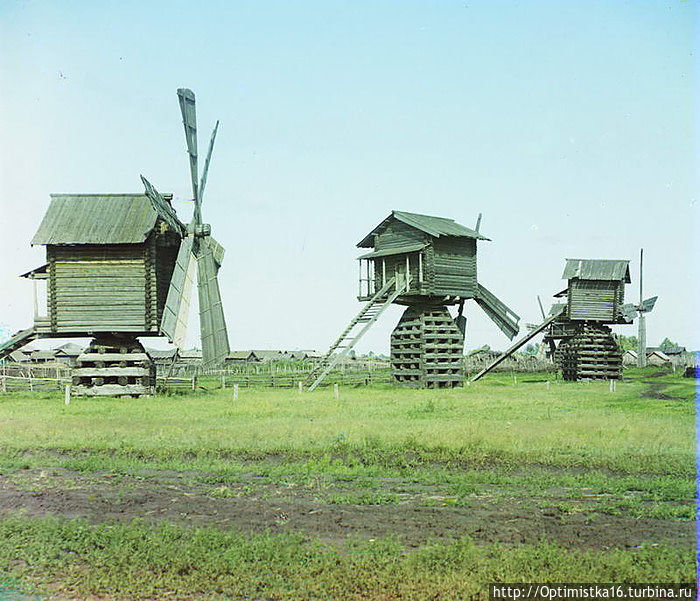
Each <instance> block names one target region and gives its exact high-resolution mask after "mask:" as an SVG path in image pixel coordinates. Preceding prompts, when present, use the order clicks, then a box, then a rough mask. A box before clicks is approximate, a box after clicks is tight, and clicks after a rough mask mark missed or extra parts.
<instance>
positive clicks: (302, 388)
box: [299, 380, 304, 394]
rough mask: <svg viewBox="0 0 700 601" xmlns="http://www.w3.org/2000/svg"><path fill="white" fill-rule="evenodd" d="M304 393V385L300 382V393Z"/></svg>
mask: <svg viewBox="0 0 700 601" xmlns="http://www.w3.org/2000/svg"><path fill="white" fill-rule="evenodd" d="M302 392H304V383H303V382H302V381H301V380H299V393H300V394H301V393H302Z"/></svg>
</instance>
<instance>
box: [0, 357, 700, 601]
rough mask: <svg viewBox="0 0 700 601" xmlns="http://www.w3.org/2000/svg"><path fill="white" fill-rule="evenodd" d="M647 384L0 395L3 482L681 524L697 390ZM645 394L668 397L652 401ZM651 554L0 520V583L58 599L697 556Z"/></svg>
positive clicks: (282, 590)
mask: <svg viewBox="0 0 700 601" xmlns="http://www.w3.org/2000/svg"><path fill="white" fill-rule="evenodd" d="M656 371H658V370H657V369H655V368H651V369H647V370H646V371H639V370H631V371H630V372H629V374H628V376H629V377H627V379H626V380H625V381H622V382H618V383H617V391H616V392H615V393H610V392H609V390H608V384H607V383H605V382H582V383H564V382H561V381H555V380H551V378H552V375H549V374H548V375H543V374H532V375H522V374H519V375H518V382H517V384H514V381H513V378H512V376H511V375H510V374H501V375H496V376H490V377H488V378H486V379H485V380H483V381H480V382H478V383H476V384H474V385H471V386H467V387H465V388H463V389H458V390H435V391H426V390H402V389H395V388H391V387H389V386H382V385H376V386H373V387H369V388H366V387H362V388H343V387H341V389H340V399H339V400H336V399H334V398H333V392H332V390H327V389H326V390H323V389H322V390H317V391H315V392H314V393H308V392H304V393H303V394H299V393H298V392H297V391H296V390H279V389H278V390H266V389H244V388H241V389H240V393H239V399H238V401H237V402H234V401H233V399H232V391H231V390H230V389H226V390H213V391H209V392H205V393H198V394H191V393H190V394H177V395H170V396H161V397H157V398H154V399H118V398H105V399H89V398H76V397H74V398H73V400H72V402H71V404H70V406H65V405H64V404H63V397H62V395H61V394H59V393H58V392H56V393H48V392H43V393H36V394H34V395H27V394H22V393H11V394H7V395H0V475H1V476H2V477H3V479H4V481H5V483H6V484H7V485H8V486H9V485H11V486H13V487H15V488H17V489H18V490H25V491H36V492H41V491H48V490H51V489H52V487H55V488H57V489H60V488H61V487H62V488H64V489H68V488H72V487H75V488H81V487H87V488H90V487H93V488H91V490H93V489H94V488H95V487H97V489H99V483H100V482H101V481H106V482H109V483H110V485H112V486H115V485H116V486H117V487H119V486H122V487H123V490H125V491H126V490H128V488H129V487H133V486H135V485H136V483H139V486H140V485H141V484H140V483H143V482H145V483H148V482H149V481H150V480H152V481H153V483H154V486H164V481H163V478H164V474H166V475H167V474H175V475H176V476H177V478H178V486H180V487H182V488H183V490H191V491H195V492H196V493H197V494H204V495H206V496H207V497H210V498H211V499H215V500H220V502H222V503H225V502H230V501H232V500H234V498H245V499H258V500H260V502H263V501H265V500H268V499H273V501H271V502H273V503H274V502H278V501H281V500H284V501H285V502H294V501H295V497H294V494H293V493H292V492H291V490H292V489H288V488H286V487H285V485H286V484H288V483H291V484H292V485H293V490H294V491H295V493H296V491H301V493H303V494H302V497H303V498H304V499H305V500H306V502H307V503H311V504H314V505H313V506H314V507H317V506H320V507H325V508H326V509H325V510H326V511H328V508H330V510H331V511H334V510H336V509H338V508H339V507H340V506H342V507H343V508H344V510H345V511H350V510H353V511H365V510H367V509H369V506H381V505H387V506H389V507H388V510H390V511H393V510H394V508H395V510H396V511H401V505H402V504H403V503H405V502H407V499H410V500H411V502H412V503H414V505H412V506H413V507H416V506H417V507H425V508H428V509H429V511H436V510H438V509H439V508H441V507H448V508H450V507H454V508H460V507H461V508H467V509H466V511H469V509H468V508H469V507H470V506H471V505H472V504H477V505H479V507H481V508H482V509H483V507H487V508H488V507H498V506H499V505H500V504H506V503H508V504H509V505H508V506H509V507H521V508H522V510H521V511H522V515H528V514H530V513H537V514H538V515H539V513H538V512H541V511H542V510H545V509H547V508H553V509H554V510H556V512H558V513H557V514H556V515H557V516H558V517H557V518H556V519H561V520H562V521H566V519H567V518H570V519H572V520H573V519H575V518H579V519H580V518H581V517H582V516H581V515H580V514H583V517H584V518H585V519H589V518H590V520H595V519H598V515H599V514H601V515H604V516H622V517H625V518H634V519H645V520H671V521H672V522H673V523H675V524H678V523H681V521H682V522H683V523H686V522H687V523H688V526H689V528H692V524H691V520H692V519H693V518H694V516H695V506H694V503H693V502H692V501H693V499H694V497H695V488H694V487H695V461H694V459H695V438H694V437H695V408H694V394H695V386H694V384H695V383H694V381H693V380H687V379H683V378H681V377H679V376H674V375H672V374H667V375H664V376H662V377H654V378H650V377H646V376H649V375H650V374H652V373H654V372H656ZM626 374H627V372H626ZM548 378H549V379H550V380H551V381H550V384H549V388H547V387H546V381H547V379H548ZM651 384H654V385H655V386H656V387H659V386H660V387H662V389H661V390H659V392H662V393H663V394H664V395H666V396H667V397H671V398H661V399H658V398H650V397H645V396H644V395H643V393H645V392H646V391H648V389H649V386H650V385H651ZM52 470H55V471H56V475H55V476H54V475H52V474H53V472H52ZM60 470H69V472H68V474H66V473H63V472H61V471H60ZM39 472H41V475H40V476H38V474H39ZM166 484H167V483H166ZM112 490H113V489H112ZM285 495H287V496H286V497H285ZM114 502H115V503H118V502H119V498H118V497H117V498H116V499H114ZM357 506H362V507H357ZM353 507H354V508H355V509H348V508H353ZM379 510H381V508H379ZM462 511H465V510H464V509H463V510H462ZM277 515H278V517H277V518H276V519H278V520H284V517H283V514H277ZM577 523H578V522H577ZM275 525H279V524H271V525H270V526H271V527H273V526H275ZM657 543H659V541H651V540H650V541H648V543H645V544H643V545H642V546H641V547H639V548H630V549H628V548H619V549H615V548H613V549H607V550H604V551H600V550H577V551H573V550H567V549H564V548H561V547H558V546H556V545H554V544H550V543H548V542H546V541H542V542H541V543H538V544H531V543H528V544H502V545H494V544H491V543H488V544H487V543H479V544H477V543H475V542H473V541H471V540H469V539H462V540H455V541H453V542H445V541H444V540H443V541H442V542H433V543H430V544H427V545H423V546H420V547H419V548H408V547H406V546H404V545H403V544H402V543H401V542H399V540H377V541H372V542H370V541H368V540H363V541H360V540H355V539H353V538H352V536H351V537H350V539H348V541H347V544H345V545H343V546H338V545H333V546H331V545H323V544H321V543H320V542H319V541H318V540H314V539H313V538H310V537H309V535H307V534H305V533H304V532H295V531H285V532H284V533H276V534H271V533H248V534H242V533H239V532H237V531H235V530H224V529H216V528H214V527H211V528H200V529H194V528H188V527H186V526H184V525H176V524H171V523H167V522H164V523H160V524H158V525H154V524H146V523H140V522H132V523H107V524H101V525H97V524H94V523H87V522H85V521H82V520H66V519H32V518H29V517H27V516H21V515H20V516H11V517H6V518H4V519H0V572H3V571H4V573H5V574H6V575H7V577H6V578H5V577H4V576H3V578H5V581H6V582H10V583H15V582H16V583H20V584H21V585H22V586H32V585H36V586H37V587H38V588H39V589H41V590H43V591H49V592H51V591H53V592H58V593H61V594H65V595H66V596H68V597H71V596H73V597H78V598H81V597H85V596H89V595H94V596H96V597H105V598H119V597H120V596H121V597H123V598H144V599H145V598H161V597H167V598H171V599H179V598H182V599H185V598H189V599H192V598H216V596H217V595H223V594H224V593H226V594H227V595H247V596H252V597H256V596H257V597H272V598H275V597H283V598H285V599H286V598H290V599H293V598H298V599H314V598H317V599H332V598H338V599H377V600H379V599H421V600H422V599H429V598H433V599H457V598H485V597H486V596H487V594H486V584H487V583H488V582H491V581H523V580H530V581H537V580H540V581H547V582H556V581H559V582H564V581H588V582H616V581H628V582H634V581H637V582H641V581H659V579H661V580H664V581H683V580H685V581H687V580H688V579H689V578H692V575H693V574H694V563H693V561H694V560H693V554H692V552H690V551H689V550H688V549H687V547H686V548H683V547H679V548H676V547H673V546H664V544H663V543H661V544H657ZM12 586H14V585H12ZM0 590H1V586H0Z"/></svg>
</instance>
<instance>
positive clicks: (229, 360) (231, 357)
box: [225, 351, 262, 365]
mask: <svg viewBox="0 0 700 601" xmlns="http://www.w3.org/2000/svg"><path fill="white" fill-rule="evenodd" d="M261 361H262V359H261V358H260V357H258V355H257V354H256V353H255V351H233V352H232V353H229V354H228V356H227V357H226V360H225V364H226V365H236V364H239V363H260V362H261Z"/></svg>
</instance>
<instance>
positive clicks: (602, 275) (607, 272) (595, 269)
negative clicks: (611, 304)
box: [561, 259, 632, 284]
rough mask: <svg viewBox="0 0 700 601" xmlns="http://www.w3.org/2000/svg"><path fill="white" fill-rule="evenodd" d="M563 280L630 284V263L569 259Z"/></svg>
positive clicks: (624, 261)
mask: <svg viewBox="0 0 700 601" xmlns="http://www.w3.org/2000/svg"><path fill="white" fill-rule="evenodd" d="M561 277H562V279H564V280H570V279H572V278H579V279H582V280H624V281H625V283H626V284H629V283H630V282H631V281H632V280H631V279H630V262H629V261H626V260H615V259H567V260H566V266H565V267H564V273H563V274H562V276H561Z"/></svg>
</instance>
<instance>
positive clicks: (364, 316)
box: [306, 277, 409, 391]
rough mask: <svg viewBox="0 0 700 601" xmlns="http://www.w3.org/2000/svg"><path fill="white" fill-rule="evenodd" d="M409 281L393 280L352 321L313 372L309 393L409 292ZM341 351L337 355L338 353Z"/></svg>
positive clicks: (394, 278)
mask: <svg viewBox="0 0 700 601" xmlns="http://www.w3.org/2000/svg"><path fill="white" fill-rule="evenodd" d="M408 285H409V284H408V281H406V283H405V284H404V285H403V286H401V285H399V286H396V277H393V278H391V279H390V280H388V281H387V282H386V284H384V286H382V288H381V289H380V290H379V291H378V292H377V293H376V294H375V295H374V296H373V297H372V298H371V299H370V300H369V301H367V304H365V306H364V307H362V309H361V310H360V312H359V313H358V314H357V315H356V316H355V317H354V318H353V319H352V321H351V322H350V323H349V324H348V325H347V327H346V328H345V329H344V330H343V331H342V333H341V334H340V336H338V339H337V340H336V341H335V342H334V343H333V344H332V345H331V348H329V349H328V352H327V353H326V354H325V355H323V358H322V359H321V360H320V361H319V363H318V365H317V366H316V367H315V368H314V369H313V370H312V371H311V373H310V374H309V376H308V378H307V379H306V383H307V384H308V383H309V382H313V384H311V386H309V391H311V390H314V389H315V388H316V386H318V385H319V384H320V383H321V382H322V381H323V379H324V378H325V377H326V376H327V375H328V373H329V372H330V371H331V370H332V369H333V368H334V367H335V365H336V364H337V363H338V362H339V361H340V360H341V359H343V358H344V357H345V356H346V355H347V354H348V353H349V352H350V350H351V349H352V347H354V346H355V344H356V343H357V341H358V340H360V338H362V336H364V334H365V332H367V330H369V329H370V328H371V327H372V325H373V324H374V322H376V321H377V319H379V316H380V315H381V314H382V313H384V311H385V310H386V309H387V307H389V305H391V303H393V302H394V301H395V300H396V299H397V297H398V296H399V295H401V294H403V293H404V292H405V291H406V290H408ZM338 350H339V351H340V352H339V353H336V351H338Z"/></svg>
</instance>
